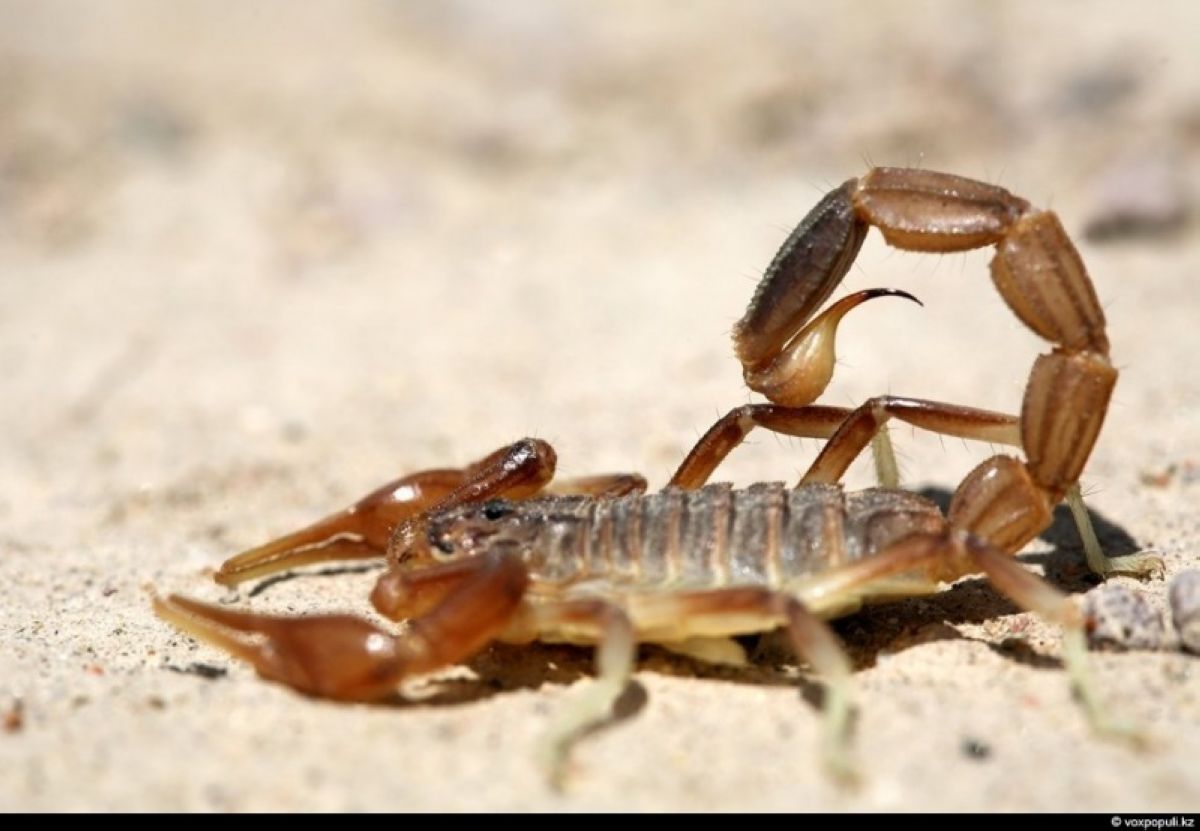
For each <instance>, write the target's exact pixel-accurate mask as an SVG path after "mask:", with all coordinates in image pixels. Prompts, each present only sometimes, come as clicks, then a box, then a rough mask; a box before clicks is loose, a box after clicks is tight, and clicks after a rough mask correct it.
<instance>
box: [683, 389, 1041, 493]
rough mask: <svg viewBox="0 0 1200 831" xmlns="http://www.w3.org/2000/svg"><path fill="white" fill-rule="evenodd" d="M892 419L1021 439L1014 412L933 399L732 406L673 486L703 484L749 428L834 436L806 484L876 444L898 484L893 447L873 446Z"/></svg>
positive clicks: (830, 478)
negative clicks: (855, 405) (853, 404)
mask: <svg viewBox="0 0 1200 831" xmlns="http://www.w3.org/2000/svg"><path fill="white" fill-rule="evenodd" d="M892 417H896V418H899V419H901V420H903V421H906V422H908V423H909V424H912V425H913V426H915V427H920V428H922V429H925V430H929V431H931V432H935V433H940V434H942V435H947V436H960V437H962V438H968V439H975V440H978V441H987V442H994V443H999V444H1011V445H1017V446H1020V443H1021V438H1020V432H1019V429H1018V425H1017V418H1016V416H1010V415H1005V414H1004V413H996V412H992V411H990V410H980V409H976V408H973V407H960V406H957V405H953V404H938V403H937V402H933V401H919V400H916V399H910V398H898V397H893V396H882V397H879V398H872V399H871V400H870V401H868V402H867V403H866V404H864V405H863V406H861V407H859V408H858V409H855V410H848V409H846V408H844V407H826V406H819V405H810V406H807V407H781V406H779V405H776V404H746V405H743V406H741V407H737V408H735V409H733V410H730V411H729V412H728V413H726V414H725V415H724V416H722V417H721V418H720V419H718V420H717V422H716V423H715V424H713V426H712V427H710V428H709V429H708V431H707V432H706V433H705V434H704V435H703V436H701V437H700V440H699V441H698V442H696V445H695V447H693V448H692V450H691V451H690V452H689V453H688V455H687V457H686V458H685V459H684V460H683V464H681V465H680V466H679V469H678V470H676V471H675V475H674V476H672V477H671V481H670V482H669V484H670V485H674V486H676V487H680V488H683V489H684V490H694V489H696V488H699V487H701V486H703V485H704V483H705V482H707V481H708V480H709V478H710V477H711V476H712V473H713V471H714V470H715V469H716V468H717V466H718V465H720V464H721V462H723V461H724V460H725V458H726V457H727V456H728V455H729V454H730V453H731V452H732V451H733V450H734V448H736V447H737V446H738V445H739V444H741V443H742V441H744V440H745V438H746V436H747V435H748V434H749V433H750V431H751V430H753V429H754V428H755V427H762V428H764V429H767V430H770V431H772V432H774V433H782V434H784V435H788V436H796V437H798V438H817V439H830V441H829V443H828V444H827V445H826V446H825V448H824V449H823V450H822V451H821V454H820V456H818V458H817V461H816V462H815V463H814V464H813V466H812V467H811V468H810V469H809V472H808V473H807V474H806V475H805V478H804V481H805V482H828V483H830V484H832V483H835V482H838V481H839V480H840V479H841V478H842V476H843V475H844V474H845V472H846V469H847V468H848V467H849V466H850V463H851V462H852V461H853V460H854V459H855V458H857V457H858V455H859V453H861V452H862V450H863V448H865V447H866V445H867V444H873V449H874V450H875V451H876V452H875V465H876V472H877V474H878V476H879V480H880V484H882V485H883V486H884V487H896V486H898V484H899V483H898V481H896V480H897V479H898V475H897V474H896V472H895V471H896V464H895V459H894V457H893V456H892V454H891V449H890V448H891V445H890V443H889V444H886V445H884V448H883V449H881V448H879V446H878V444H875V443H876V442H877V440H878V439H879V438H880V437H882V436H886V432H883V428H884V426H885V424H886V423H887V421H888V419H889V418H892Z"/></svg>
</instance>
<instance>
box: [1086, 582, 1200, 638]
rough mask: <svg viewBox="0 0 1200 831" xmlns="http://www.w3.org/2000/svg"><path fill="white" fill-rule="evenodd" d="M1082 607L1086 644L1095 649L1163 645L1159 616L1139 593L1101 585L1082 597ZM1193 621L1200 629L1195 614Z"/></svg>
mask: <svg viewBox="0 0 1200 831" xmlns="http://www.w3.org/2000/svg"><path fill="white" fill-rule="evenodd" d="M1198 588H1200V585H1198ZM1197 598H1200V592H1197ZM1083 608H1084V614H1085V615H1086V620H1087V624H1086V625H1087V632H1088V641H1089V642H1090V643H1091V644H1092V646H1094V647H1097V648H1100V649H1116V650H1126V649H1145V650H1157V649H1162V648H1163V647H1164V645H1165V642H1166V629H1165V627H1164V626H1163V620H1162V614H1161V613H1160V612H1159V611H1158V610H1157V609H1155V608H1154V607H1153V606H1152V605H1151V604H1150V602H1149V601H1148V600H1147V599H1146V596H1145V595H1144V594H1142V593H1141V592H1137V591H1134V590H1132V589H1127V588H1125V587H1124V586H1116V585H1104V586H1100V587H1099V588H1096V589H1092V590H1091V591H1090V592H1088V593H1087V595H1085V598H1084V607H1083ZM1196 622H1197V625H1198V626H1200V615H1196Z"/></svg>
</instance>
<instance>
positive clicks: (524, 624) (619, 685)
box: [503, 599, 637, 788]
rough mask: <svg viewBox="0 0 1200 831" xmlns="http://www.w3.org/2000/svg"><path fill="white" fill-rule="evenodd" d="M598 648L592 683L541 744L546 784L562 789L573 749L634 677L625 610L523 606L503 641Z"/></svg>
mask: <svg viewBox="0 0 1200 831" xmlns="http://www.w3.org/2000/svg"><path fill="white" fill-rule="evenodd" d="M538 637H541V638H542V639H543V640H550V641H553V640H564V641H568V642H585V643H596V644H598V646H597V647H596V679H595V680H594V681H593V682H592V683H591V684H590V685H589V686H588V687H587V689H585V690H584V691H583V694H582V695H581V696H579V697H578V698H576V699H575V700H574V701H572V702H571V703H570V706H569V707H568V708H567V709H565V710H563V711H562V712H561V713H560V714H559V716H558V718H557V719H556V720H555V722H554V723H553V724H552V725H551V727H550V729H549V730H548V731H547V732H546V733H545V735H544V736H543V737H542V739H541V741H540V743H539V745H540V746H539V751H538V755H539V757H540V759H541V761H542V766H543V768H544V769H545V771H546V774H547V776H548V778H549V780H550V782H551V783H552V784H553V785H554V787H556V788H561V787H562V786H563V784H564V782H565V779H566V774H567V763H568V761H569V758H570V752H571V748H572V747H573V746H574V744H575V742H576V740H578V739H579V738H580V737H581V736H582V735H583V734H584V733H585V732H586V731H587V730H588V729H589V728H590V727H592V726H594V725H596V724H598V723H600V722H602V721H603V720H604V719H606V718H607V717H608V716H609V715H610V714H611V712H612V708H613V705H614V704H615V703H616V701H617V699H618V698H619V697H620V695H621V692H622V690H624V689H625V687H626V686H627V685H628V684H629V679H630V677H631V676H632V675H633V664H634V659H635V658H636V654H637V638H636V637H635V635H634V630H633V624H632V623H631V622H630V620H629V616H628V615H627V614H626V613H625V611H624V610H623V609H622V608H621V607H620V606H617V605H615V604H613V603H609V602H607V601H604V600H598V599H588V600H566V601H560V602H548V603H544V602H543V603H526V604H525V605H524V606H523V607H522V614H521V615H520V616H519V617H518V618H517V619H516V620H514V622H513V624H512V626H510V627H509V631H508V632H507V633H506V634H505V636H504V637H503V639H504V640H510V641H516V642H520V641H526V640H533V639H535V638H538Z"/></svg>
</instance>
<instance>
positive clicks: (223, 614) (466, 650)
mask: <svg viewBox="0 0 1200 831" xmlns="http://www.w3.org/2000/svg"><path fill="white" fill-rule="evenodd" d="M470 562H471V564H472V568H471V571H470V572H469V573H468V574H466V575H464V576H463V577H462V579H461V580H459V581H458V583H457V585H456V586H455V587H454V589H453V591H451V592H449V593H448V594H446V595H445V596H444V597H443V598H442V599H441V601H440V602H439V603H438V604H437V605H436V606H434V607H433V609H431V610H430V611H429V612H428V613H427V614H425V615H423V616H422V617H419V618H416V619H415V620H412V621H410V622H409V625H408V629H407V631H406V632H405V633H404V634H402V635H399V636H395V635H392V634H390V633H389V632H386V631H384V630H383V629H380V628H379V627H377V626H375V625H374V624H372V623H369V622H367V621H365V620H361V619H359V618H356V617H352V616H350V615H317V616H312V617H277V616H271V615H259V614H251V613H249V612H237V611H233V610H230V609H225V608H222V607H220V606H212V605H209V604H207V603H200V602H198V601H195V600H190V599H188V598H186V597H180V596H179V595H171V596H170V597H169V598H167V599H165V600H164V599H162V598H158V597H156V598H155V599H154V610H155V612H156V613H157V614H158V616H159V617H161V618H163V619H164V620H166V621H168V622H170V623H173V624H174V625H176V626H178V627H179V628H180V629H182V630H183V631H185V632H187V633H188V634H190V635H192V636H194V637H196V638H199V639H201V640H204V641H208V642H209V643H211V644H213V645H215V646H218V647H221V648H222V649H224V650H226V651H227V652H229V653H230V654H232V655H234V656H235V657H237V658H241V659H242V660H244V661H248V662H249V663H251V664H253V666H254V668H255V669H256V670H257V671H258V674H259V675H261V676H262V677H263V678H266V679H268V680H271V681H277V682H279V683H281V684H286V685H287V686H289V687H292V688H293V689H295V690H298V691H300V692H302V693H306V694H308V695H314V696H319V697H322V698H332V699H339V700H347V701H366V700H374V699H379V698H384V697H386V696H388V695H391V694H393V693H394V692H395V688H396V685H397V683H398V682H399V681H401V680H402V679H404V678H406V677H408V676H410V675H415V674H420V673H425V672H430V671H432V670H435V669H438V668H440V667H443V666H447V665H450V664H454V663H457V662H458V661H461V660H463V659H464V658H466V657H468V656H470V655H471V654H473V653H474V652H476V651H478V650H479V649H481V648H482V647H483V646H485V645H486V644H487V643H488V642H489V641H491V640H494V639H495V638H496V637H497V636H498V635H500V634H501V633H502V632H503V631H504V630H505V628H506V627H507V626H508V625H509V623H510V622H511V620H512V618H513V615H514V613H515V612H516V611H517V609H518V607H519V606H520V604H521V600H522V598H523V596H524V594H525V588H526V586H527V585H528V582H529V576H528V573H527V572H526V570H525V566H524V564H523V563H521V561H520V559H518V558H516V557H512V556H507V555H500V556H492V557H480V558H477V559H475V560H472V561H470Z"/></svg>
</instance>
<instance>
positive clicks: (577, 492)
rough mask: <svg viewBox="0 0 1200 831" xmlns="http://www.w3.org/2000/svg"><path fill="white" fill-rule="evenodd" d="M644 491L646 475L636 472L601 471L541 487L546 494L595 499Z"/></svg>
mask: <svg viewBox="0 0 1200 831" xmlns="http://www.w3.org/2000/svg"><path fill="white" fill-rule="evenodd" d="M645 492H646V477H644V476H641V475H639V474H637V473H603V474H600V475H598V476H580V477H578V478H574V479H563V480H562V481H558V482H551V483H550V484H548V485H546V487H545V488H543V489H542V493H543V494H545V495H548V496H594V497H596V498H597V499H616V498H617V497H618V496H629V495H631V494H635V493H645Z"/></svg>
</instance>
